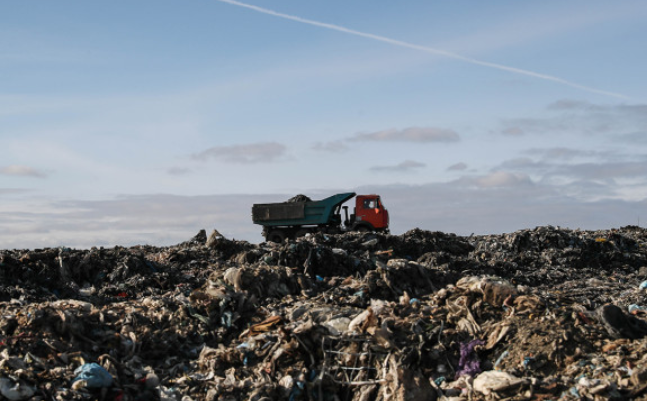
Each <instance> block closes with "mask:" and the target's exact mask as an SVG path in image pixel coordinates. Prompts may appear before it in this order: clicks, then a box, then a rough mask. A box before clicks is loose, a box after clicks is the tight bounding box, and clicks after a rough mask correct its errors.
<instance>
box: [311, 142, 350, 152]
mask: <svg viewBox="0 0 647 401" xmlns="http://www.w3.org/2000/svg"><path fill="white" fill-rule="evenodd" d="M312 149H313V150H316V151H319V152H331V153H340V152H345V151H347V150H348V146H347V145H346V144H345V143H344V142H343V141H330V142H317V143H316V144H314V145H313V146H312Z"/></svg>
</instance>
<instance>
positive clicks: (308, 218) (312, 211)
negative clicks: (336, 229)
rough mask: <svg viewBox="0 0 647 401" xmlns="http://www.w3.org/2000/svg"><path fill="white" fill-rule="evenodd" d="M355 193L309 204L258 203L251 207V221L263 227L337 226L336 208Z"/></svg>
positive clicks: (338, 218) (337, 215) (338, 195)
mask: <svg viewBox="0 0 647 401" xmlns="http://www.w3.org/2000/svg"><path fill="white" fill-rule="evenodd" d="M353 196H355V192H347V193H343V194H337V195H333V196H330V197H328V198H325V199H322V200H318V201H309V202H282V203H258V204H254V205H253V206H252V221H253V222H254V223H255V224H260V225H263V226H309V225H322V224H326V225H327V224H339V223H341V221H337V220H340V217H339V214H336V213H335V212H336V211H337V207H338V206H340V205H341V204H342V203H344V202H346V201H347V200H349V199H350V198H352V197H353Z"/></svg>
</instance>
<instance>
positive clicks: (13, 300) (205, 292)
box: [0, 226, 647, 401]
mask: <svg viewBox="0 0 647 401" xmlns="http://www.w3.org/2000/svg"><path fill="white" fill-rule="evenodd" d="M646 244H647V230H645V229H642V228H639V227H635V226H627V227H623V228H620V229H611V230H601V231H582V230H571V229H562V228H555V227H552V226H546V227H537V228H535V229H528V230H520V231H517V232H514V233H509V234H501V235H483V236H478V235H477V236H474V235H472V236H469V237H463V236H457V235H454V234H447V233H442V232H430V231H424V230H420V229H414V230H411V231H408V232H406V233H404V234H402V235H387V234H376V233H346V234H342V235H323V234H316V235H309V236H306V237H304V238H300V239H298V240H296V241H290V240H286V241H285V242H283V243H272V242H265V243H260V244H251V243H248V242H245V241H235V240H230V239H227V238H225V237H224V236H222V235H221V234H220V233H218V232H217V231H216V230H214V231H213V232H212V233H211V235H209V236H207V233H206V231H205V230H202V231H201V232H200V233H198V235H196V236H195V237H194V238H192V239H191V240H189V241H187V242H184V243H181V244H178V245H175V246H170V247H156V246H150V245H146V246H133V247H120V246H118V247H114V248H92V249H87V250H77V249H69V248H48V249H34V250H4V251H0V313H1V314H2V319H1V320H0V400H4V399H6V400H115V401H128V400H164V401H167V400H177V401H189V400H195V401H198V400H208V401H215V400H227V401H229V400H255V401H261V400H262V401H267V400H289V401H298V400H317V401H338V400H339V401H344V400H353V401H373V400H383V401H390V400H394V401H405V400H406V401H423V400H432V401H433V400H495V399H496V400H499V399H509V400H557V399H560V400H578V399H588V400H601V399H618V400H620V399H634V400H640V399H643V400H645V399H647V248H646Z"/></svg>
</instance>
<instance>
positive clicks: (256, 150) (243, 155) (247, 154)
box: [192, 142, 286, 164]
mask: <svg viewBox="0 0 647 401" xmlns="http://www.w3.org/2000/svg"><path fill="white" fill-rule="evenodd" d="M285 150H286V148H285V146H283V145H281V144H280V143H276V142H262V143H252V144H247V145H232V146H214V147H212V148H209V149H207V150H204V151H202V152H200V153H196V154H193V155H192V158H193V159H194V160H200V161H206V160H209V159H214V160H220V161H224V162H227V163H240V164H254V163H271V162H274V161H276V160H278V159H280V158H281V156H283V155H284V154H285Z"/></svg>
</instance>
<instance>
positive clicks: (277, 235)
mask: <svg viewBox="0 0 647 401" xmlns="http://www.w3.org/2000/svg"><path fill="white" fill-rule="evenodd" d="M284 239H285V233H283V231H280V230H273V231H270V232H269V234H267V240H268V241H271V242H276V243H277V244H280V243H281V242H283V240H284Z"/></svg>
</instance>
